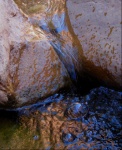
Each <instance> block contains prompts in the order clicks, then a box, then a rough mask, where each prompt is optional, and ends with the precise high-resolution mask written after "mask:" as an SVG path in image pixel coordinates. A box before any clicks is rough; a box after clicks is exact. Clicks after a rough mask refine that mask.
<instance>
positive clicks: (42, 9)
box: [0, 0, 122, 150]
mask: <svg viewBox="0 0 122 150" xmlns="http://www.w3.org/2000/svg"><path fill="white" fill-rule="evenodd" d="M15 2H16V3H17V4H18V5H19V7H20V8H21V9H22V10H23V11H24V13H25V14H27V15H29V21H30V22H31V23H32V24H33V25H37V26H39V27H40V30H42V31H43V33H44V34H45V35H46V36H47V38H48V40H49V42H50V44H51V45H52V46H53V48H54V50H55V51H56V53H57V54H58V56H59V58H60V60H61V61H62V62H63V63H64V66H65V67H66V69H67V70H68V73H69V75H70V77H71V78H72V80H73V81H77V80H78V79H77V78H78V72H79V71H80V70H79V69H78V68H81V69H82V64H78V60H79V55H80V54H79V48H80V50H81V47H79V46H78V45H77V43H78V41H77V39H76V38H75V37H74V36H73V34H72V33H71V32H72V31H71V29H70V27H69V25H68V20H67V14H66V7H65V0H46V1H45V0H15ZM67 59H68V61H67ZM79 65H80V66H79ZM121 97H122V92H118V91H114V90H111V89H108V88H105V87H98V88H94V89H92V90H90V92H89V93H87V94H85V95H81V94H79V93H76V92H75V93H74V92H72V91H60V92H59V93H56V94H54V95H52V96H50V97H48V98H46V99H44V100H43V101H41V102H39V103H37V104H34V105H31V106H28V107H23V108H18V109H16V110H0V149H39V150H53V149H55V150H58V149H61V150H63V149H66V150H74V149H76V150H82V149H90V150H94V149H104V150H107V149H110V150H111V149H113V150H118V149H121V147H122V118H121V114H122V103H121Z"/></svg>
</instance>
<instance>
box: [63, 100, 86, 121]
mask: <svg viewBox="0 0 122 150" xmlns="http://www.w3.org/2000/svg"><path fill="white" fill-rule="evenodd" d="M87 113H88V106H87V105H86V104H82V103H73V104H71V105H70V106H69V107H68V108H67V110H66V112H65V114H66V115H67V116H68V117H69V118H70V119H78V118H81V117H83V116H85V115H86V114H87Z"/></svg>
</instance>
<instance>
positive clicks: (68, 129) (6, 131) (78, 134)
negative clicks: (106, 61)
mask: <svg viewBox="0 0 122 150" xmlns="http://www.w3.org/2000/svg"><path fill="white" fill-rule="evenodd" d="M121 97H122V92H116V91H114V90H110V89H107V88H104V87H100V88H97V89H93V90H91V92H90V93H89V94H88V95H86V96H84V97H82V96H80V95H78V94H71V93H64V94H62V93H59V94H55V95H53V96H51V97H49V98H47V99H45V102H44V101H43V102H40V103H38V104H35V105H33V106H28V107H25V108H21V109H18V110H16V111H14V112H12V111H4V112H3V111H1V112H0V114H1V113H2V114H3V113H4V114H6V115H4V117H3V116H2V115H1V116H0V122H1V124H0V146H1V147H0V148H2V147H3V148H4V149H5V148H11V149H12V148H13V149H15V148H16V149H26V148H27V149H68V150H71V149H78V150H81V149H89V148H91V149H119V148H121V146H122V141H121V135H122V120H121V114H122V105H121ZM52 101H53V103H51V102H52ZM83 105H84V106H85V108H88V109H87V111H85V115H84V111H83V112H81V109H82V107H81V106H83ZM73 106H75V107H73ZM76 107H78V108H79V109H77V111H76ZM71 108H72V111H70V113H67V111H68V112H69V109H71ZM83 109H84V108H83ZM85 110H86V109H85ZM5 112H6V113H5ZM72 115H73V118H72V117H71V116H72ZM8 116H9V117H8ZM13 116H14V117H13ZM8 118H9V119H8Z"/></svg>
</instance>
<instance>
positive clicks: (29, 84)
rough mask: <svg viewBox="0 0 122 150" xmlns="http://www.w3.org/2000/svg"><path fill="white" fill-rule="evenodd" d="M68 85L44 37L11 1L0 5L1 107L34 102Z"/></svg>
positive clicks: (51, 48) (58, 60) (65, 73)
mask: <svg viewBox="0 0 122 150" xmlns="http://www.w3.org/2000/svg"><path fill="white" fill-rule="evenodd" d="M69 82H70V78H69V75H68V73H67V70H66V69H65V67H64V65H63V64H62V62H61V61H60V59H59V58H58V56H57V54H56V53H55V51H54V49H53V47H52V46H51V45H50V43H49V42H48V39H47V38H46V36H45V35H44V33H43V32H42V31H41V30H40V29H39V28H38V27H35V26H32V25H31V24H30V23H29V21H28V18H27V17H25V15H24V13H23V12H21V11H20V10H19V8H18V7H17V5H16V4H15V3H14V1H13V0H1V1H0V107H6V108H9V107H10V108H12V107H20V106H23V105H28V104H32V103H35V102H37V101H38V100H39V99H41V98H43V97H46V96H48V95H50V94H53V93H54V92H56V91H58V90H59V89H60V88H62V87H64V86H67V85H68V84H69Z"/></svg>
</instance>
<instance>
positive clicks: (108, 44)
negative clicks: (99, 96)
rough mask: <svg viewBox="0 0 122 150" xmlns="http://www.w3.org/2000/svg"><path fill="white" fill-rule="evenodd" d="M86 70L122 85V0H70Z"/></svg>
mask: <svg viewBox="0 0 122 150" xmlns="http://www.w3.org/2000/svg"><path fill="white" fill-rule="evenodd" d="M66 5H67V12H68V15H69V19H70V22H71V26H72V28H73V31H74V32H75V35H76V36H77V38H78V40H79V42H80V44H81V45H82V49H83V56H82V58H81V59H82V61H83V65H84V69H86V71H87V72H89V74H92V75H93V76H95V77H96V78H98V79H99V80H100V81H103V82H104V83H105V84H106V85H107V86H113V87H118V88H120V87H122V80H121V79H122V67H121V58H122V56H121V24H122V20H121V0H118V1H116V0H109V1H105V0H99V1H98V0H67V1H66Z"/></svg>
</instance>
